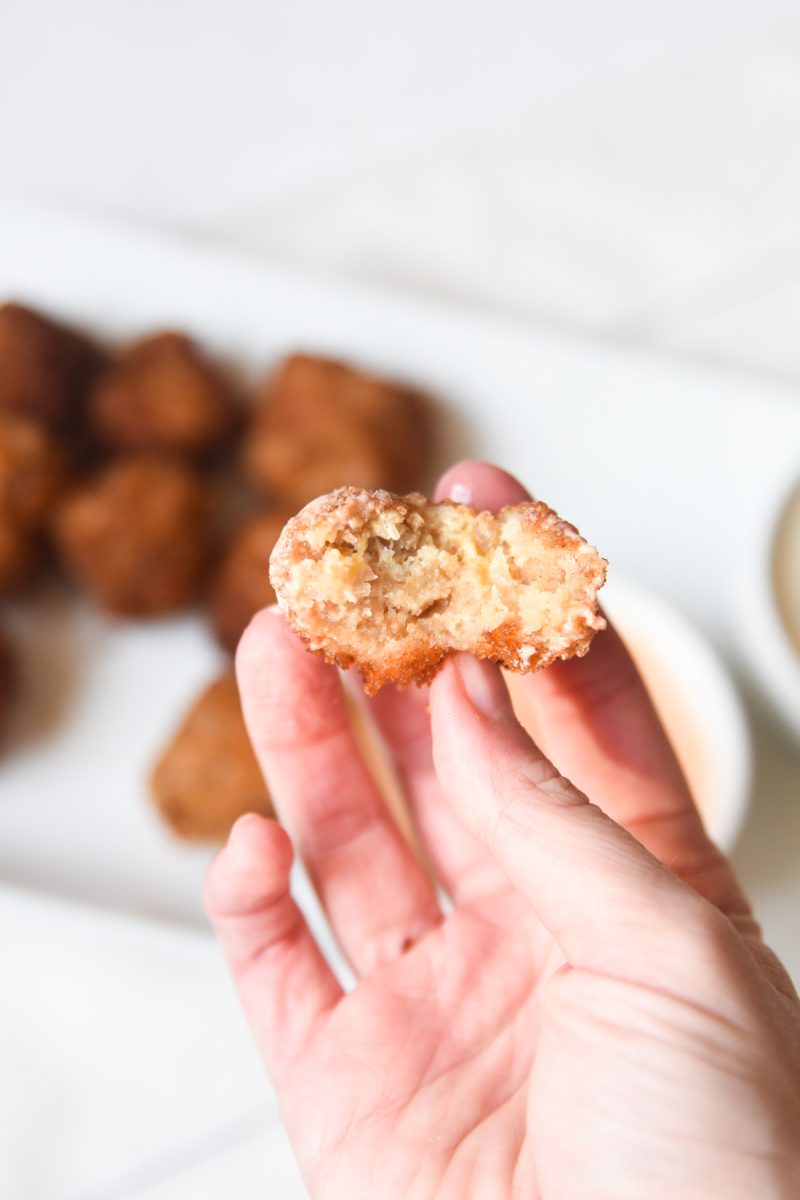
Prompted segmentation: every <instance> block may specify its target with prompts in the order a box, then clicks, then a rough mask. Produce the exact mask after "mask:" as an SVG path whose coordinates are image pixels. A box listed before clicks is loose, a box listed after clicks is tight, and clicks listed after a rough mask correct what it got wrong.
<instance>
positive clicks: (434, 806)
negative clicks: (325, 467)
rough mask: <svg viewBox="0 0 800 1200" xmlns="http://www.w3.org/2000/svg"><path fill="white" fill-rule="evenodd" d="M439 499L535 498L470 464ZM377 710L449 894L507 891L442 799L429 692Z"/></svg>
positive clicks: (462, 896) (388, 700)
mask: <svg viewBox="0 0 800 1200" xmlns="http://www.w3.org/2000/svg"><path fill="white" fill-rule="evenodd" d="M435 497H436V499H437V500H442V499H451V500H457V501H458V502H459V503H461V504H471V505H473V506H474V507H475V508H478V509H488V510H491V511H496V510H497V509H499V508H502V507H503V505H504V504H516V503H518V502H519V501H520V500H525V499H527V493H526V492H525V491H524V489H523V488H522V487H521V486H520V484H519V483H517V481H516V480H515V479H513V478H512V476H511V475H507V474H506V473H505V471H500V470H499V469H498V468H497V467H492V466H489V465H488V464H487V463H480V462H464V463H459V464H457V465H456V466H454V467H451V468H450V470H449V471H447V472H446V473H445V474H444V475H443V476H442V478H441V479H440V481H439V483H438V485H437V488H436V492H435ZM369 706H370V711H371V713H372V715H373V717H374V719H375V722H376V724H377V725H378V728H379V729H380V731H381V734H382V736H383V739H384V741H385V743H386V745H387V748H388V749H389V752H390V753H391V755H392V759H393V762H394V765H395V769H396V771H397V773H398V776H399V778H400V782H401V783H402V785H403V788H404V791H405V794H406V798H407V800H408V804H409V807H410V809H411V815H412V817H413V819H414V823H415V825H416V828H417V832H418V834H419V838H420V842H421V843H422V846H423V848H424V850H425V854H426V856H427V858H428V861H429V862H430V864H431V867H432V868H433V871H434V872H435V874H436V877H437V879H438V880H439V881H440V883H441V884H442V887H443V888H444V889H445V891H446V892H447V893H448V894H449V895H450V896H451V897H452V898H453V900H454V901H455V902H456V903H463V902H465V901H468V900H471V899H474V898H476V897H478V896H484V895H486V894H488V893H491V892H496V891H497V890H498V889H500V888H503V887H507V880H506V878H505V876H504V875H503V872H502V871H501V870H500V869H499V868H498V866H497V864H496V863H495V862H494V860H493V859H492V857H491V855H490V854H488V853H487V851H486V849H485V847H484V846H482V845H481V844H480V842H479V841H478V839H477V838H476V837H474V836H473V834H471V833H470V832H469V830H468V829H466V828H465V827H464V824H463V822H462V821H460V820H459V818H458V816H457V815H456V813H455V812H454V811H453V809H452V807H451V806H450V805H449V804H448V803H447V801H446V800H445V799H444V797H443V795H442V790H441V787H440V786H439V780H438V778H437V776H436V770H435V768H434V765H433V745H432V742H431V726H430V717H429V715H428V711H427V707H428V692H427V688H426V689H418V688H409V689H407V690H406V691H399V690H398V689H397V688H393V687H387V688H383V689H382V690H381V691H380V692H379V693H378V694H377V695H376V696H374V697H372V699H371V700H370V702H369Z"/></svg>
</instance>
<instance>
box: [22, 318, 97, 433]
mask: <svg viewBox="0 0 800 1200" xmlns="http://www.w3.org/2000/svg"><path fill="white" fill-rule="evenodd" d="M102 361H103V360H102V356H101V354H100V353H99V351H98V350H97V348H96V347H95V346H93V345H92V344H91V342H89V341H88V340H87V339H86V338H84V337H82V336H81V335H80V334H78V333H76V332H74V331H73V330H71V329H67V328H65V327H64V326H63V325H58V324H56V323H55V322H54V321H50V320H48V318H47V317H45V316H43V315H42V314H41V313H38V312H34V310H33V309H30V308H25V307H23V305H21V304H3V305H2V306H0V410H3V411H5V412H12V413H19V414H21V415H23V416H28V417H34V418H36V419H37V420H41V421H44V422H46V423H47V424H48V425H52V426H54V427H57V428H59V429H66V428H69V427H70V426H72V425H73V424H74V422H75V420H76V419H77V418H78V417H79V416H80V413H81V409H82V406H83V400H84V398H85V394H86V391H87V388H88V387H89V385H90V383H91V381H92V380H93V379H94V377H95V375H96V374H97V371H98V370H99V369H100V367H101V365H102Z"/></svg>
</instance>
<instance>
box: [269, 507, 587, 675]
mask: <svg viewBox="0 0 800 1200" xmlns="http://www.w3.org/2000/svg"><path fill="white" fill-rule="evenodd" d="M447 510H450V512H451V513H452V514H453V520H454V521H455V522H457V523H458V525H459V528H462V527H463V528H462V534H463V546H459V544H458V536H462V535H458V536H456V537H455V539H453V537H452V535H450V551H449V553H451V555H452V554H455V555H457V556H459V561H458V562H457V563H456V568H455V574H456V576H457V575H459V574H461V575H463V574H465V573H468V572H469V571H470V570H471V569H472V567H471V565H470V564H471V562H474V560H475V558H476V556H477V557H478V558H480V557H481V554H482V553H484V552H485V554H484V558H485V562H484V564H483V565H482V566H481V565H479V566H478V567H477V568H475V575H474V577H475V579H476V580H478V583H477V584H475V585H472V586H473V591H472V593H471V594H470V593H469V591H468V592H467V593H466V601H465V600H464V593H463V580H462V581H461V585H459V583H458V582H457V581H456V582H451V585H450V587H449V591H448V590H447V589H446V588H444V589H440V593H439V595H440V597H441V598H440V599H434V600H433V602H430V603H428V602H426V600H425V598H424V597H423V599H421V600H420V601H419V605H418V607H417V610H414V609H413V608H409V609H408V616H407V618H406V625H405V627H404V628H402V629H401V630H400V632H399V633H397V632H394V633H391V632H390V633H387V632H386V630H387V629H388V625H389V622H388V618H387V619H384V618H382V617H381V616H380V613H381V612H383V611H389V610H387V609H386V604H387V596H388V601H389V604H390V607H391V608H392V609H393V610H394V609H396V607H397V606H396V605H395V604H394V602H393V597H392V595H391V594H390V593H387V592H386V591H384V592H383V593H381V595H380V597H379V598H376V597H377V596H378V594H377V593H376V592H375V590H374V589H375V587H377V583H371V582H370V579H371V580H373V581H376V580H377V581H378V582H380V581H379V574H380V570H381V568H379V567H378V566H376V565H375V562H376V561H377V560H375V561H373V562H372V564H371V565H369V564H367V559H368V556H369V554H370V553H373V554H374V553H375V551H374V550H373V551H370V550H369V549H366V550H365V549H364V545H365V544H366V546H367V547H369V546H373V544H375V543H381V542H382V543H383V544H384V545H385V546H391V547H392V548H393V549H392V550H386V551H385V561H389V564H390V565H389V566H385V567H384V569H385V570H386V571H389V573H390V574H392V575H393V578H394V581H395V582H394V583H393V584H391V586H394V587H396V588H403V587H404V586H405V584H404V583H403V577H402V571H401V572H400V574H399V575H398V574H397V571H396V570H395V567H394V566H392V565H391V560H392V556H393V555H394V558H395V560H396V558H397V554H396V548H397V547H400V546H402V545H403V540H402V539H403V537H407V538H410V542H409V545H411V547H412V549H411V550H410V551H408V552H407V555H408V557H409V561H410V560H411V559H413V557H414V555H415V554H416V550H415V549H414V548H413V546H414V539H415V538H417V539H418V540H419V541H420V544H422V541H424V539H425V537H426V536H427V535H428V534H429V533H430V530H431V529H433V530H434V533H435V531H436V527H437V523H438V524H442V514H443V513H445V512H446V511H447ZM451 523H452V522H451ZM464 531H465V532H464ZM440 532H441V531H440ZM512 533H513V538H514V539H516V543H517V545H516V547H514V546H511V545H510V542H509V541H507V540H505V539H506V538H508V539H510V538H511V537H512ZM503 535H504V536H503ZM359 539H360V540H359ZM440 540H441V538H440ZM445 540H446V539H445ZM428 541H429V542H430V538H428ZM434 541H435V539H434ZM356 545H358V546H359V547H360V548H359V549H358V550H354V549H352V547H354V546H356ZM498 545H500V546H501V547H502V552H501V558H500V560H493V559H492V558H491V555H492V554H497V553H498V550H497V547H498ZM482 547H483V549H482ZM437 549H438V548H437ZM515 549H516V550H519V551H520V555H519V556H516V557H515V554H514V553H512V551H514V550H515ZM462 550H463V551H464V552H462ZM331 552H332V553H333V554H334V556H335V558H334V560H333V561H334V568H335V569H336V570H337V571H338V570H340V569H341V570H344V572H345V575H344V576H342V578H344V579H345V581H346V582H345V583H344V584H343V585H340V584H339V583H338V582H337V583H336V585H335V586H334V585H330V586H328V592H325V586H326V585H325V582H324V578H323V582H322V584H319V580H318V579H317V578H316V577H315V574H314V571H315V568H314V566H313V564H314V563H317V564H321V565H319V566H318V568H316V570H317V575H318V576H320V577H321V578H322V577H323V576H322V573H323V572H324V570H325V569H326V564H327V563H328V561H329V559H328V556H329V554H330V553H331ZM382 553H384V552H383V551H381V550H380V548H379V549H378V551H377V554H378V555H380V554H382ZM525 554H527V555H528V557H527V558H526V557H525ZM493 561H500V562H501V566H502V570H503V578H502V582H503V584H504V587H505V592H506V601H505V607H504V608H503V607H502V606H499V607H498V606H495V608H496V611H497V613H499V614H500V617H497V618H494V617H493V618H492V619H493V620H494V623H489V624H488V625H487V626H486V627H485V628H480V622H481V619H482V616H483V611H484V608H485V607H486V604H487V599H488V600H493V599H495V598H496V593H497V580H494V579H493V578H492V576H491V572H490V571H489V564H490V563H491V562H493ZM365 564H367V565H366V566H365ZM492 569H494V568H492ZM605 569H606V564H605V560H604V559H602V558H601V557H600V555H599V554H598V553H597V552H596V551H595V550H594V549H593V548H592V547H590V546H588V545H587V543H586V542H585V541H584V539H583V538H581V537H580V534H579V533H578V531H577V530H576V529H575V527H574V526H573V525H570V524H569V523H568V522H566V521H564V520H562V519H561V518H560V517H559V516H558V514H556V513H555V512H553V510H552V509H550V508H548V506H547V505H546V504H543V503H542V502H540V501H530V502H528V503H526V504H521V505H514V506H510V507H508V508H504V509H502V510H501V511H500V512H499V513H497V514H483V513H477V512H476V511H475V510H474V509H471V508H469V507H468V506H465V505H459V504H456V503H455V502H453V501H443V502H441V503H440V504H437V505H433V504H431V503H430V502H429V501H427V500H426V499H425V498H424V497H423V496H420V495H418V494H411V495H408V496H403V497H401V496H396V495H392V494H390V493H388V492H386V491H376V492H372V493H369V492H366V491H364V490H362V489H358V488H352V487H349V488H339V489H337V490H336V491H335V492H333V493H331V494H330V495H328V496H323V497H320V498H319V499H318V500H315V501H313V502H312V503H311V504H309V505H307V506H306V507H305V508H304V509H303V510H302V511H301V512H300V513H298V515H297V516H295V517H294V518H292V520H291V521H290V522H288V524H287V526H286V529H285V530H284V532H283V534H282V535H281V538H280V539H279V541H278V544H277V545H276V547H275V550H274V551H273V554H272V558H271V563H270V574H271V579H272V583H273V586H274V588H275V591H276V594H277V596H278V603H279V605H280V606H281V609H282V611H283V612H284V614H285V616H286V617H287V619H288V620H289V622H290V624H291V625H292V627H293V628H294V629H295V631H296V632H297V634H298V635H299V636H300V637H301V638H302V640H303V641H304V642H305V643H306V645H307V646H308V647H309V649H311V650H313V651H315V652H317V653H321V654H323V655H324V657H325V658H326V659H327V661H329V662H331V663H335V664H336V665H337V666H339V667H341V668H343V669H347V668H349V667H351V666H353V665H355V666H357V667H358V668H359V670H360V671H361V673H362V676H363V678H364V682H365V687H366V690H367V691H368V692H370V693H373V692H375V691H377V690H378V689H379V688H380V687H382V686H384V685H385V684H387V683H394V684H397V685H399V686H406V685H408V684H410V683H426V682H428V681H429V680H430V679H431V678H433V676H434V675H435V674H436V672H437V671H438V670H439V668H440V667H441V665H442V663H443V662H444V660H445V659H446V658H447V657H448V655H450V654H452V653H455V652H457V651H458V650H466V651H468V652H469V653H472V654H475V655H476V656H477V657H479V658H487V659H491V660H493V661H496V662H498V663H500V664H501V665H502V666H504V667H506V668H507V669H509V670H512V671H517V672H527V671H531V670H535V669H537V668H539V667H544V666H547V665H549V664H550V663H551V662H553V661H555V659H557V658H569V657H572V656H575V655H577V656H580V655H583V654H585V653H586V651H587V650H588V648H589V644H590V642H591V639H592V637H593V636H594V633H595V632H596V630H598V629H601V628H603V626H604V621H603V619H602V617H601V616H600V613H599V610H598V605H597V592H598V590H599V588H601V587H602V585H603V582H604V581H605ZM441 570H442V566H441V563H440V562H438V561H437V563H436V564H434V566H433V567H432V568H431V571H432V572H435V571H439V572H441ZM298 571H299V572H300V574H298ZM376 572H377V573H378V574H376ZM487 572H488V573H487ZM422 574H423V576H424V571H423V572H422ZM298 581H300V586H298ZM565 581H566V582H565ZM417 582H418V581H417ZM423 582H425V580H424V579H423ZM458 586H462V594H461V595H460V598H459V600H458V603H459V604H461V605H462V606H463V607H464V611H463V612H461V611H460V610H459V612H458V614H457V616H458V617H459V618H460V619H461V618H464V619H465V620H466V621H467V622H470V621H471V628H472V633H471V634H470V635H469V636H468V637H467V638H466V640H464V637H463V636H461V635H460V634H459V635H458V636H456V637H455V638H453V637H452V636H448V634H447V622H448V621H450V622H451V623H452V618H453V611H452V609H450V610H449V614H448V608H449V606H450V605H451V604H452V603H453V597H454V596H456V595H458V594H459V593H458ZM335 587H339V588H340V593H337V592H336V590H335ZM348 588H350V589H351V590H350V591H349V592H348V590H347V589H348ZM342 589H343V590H342ZM359 589H360V591H359ZM482 589H483V590H482ZM487 589H488V590H487ZM543 593H549V594H552V595H553V597H554V598H553V600H552V601H550V600H548V598H547V596H546V595H545V596H544V599H542V594H543ZM562 593H563V597H562ZM420 594H421V595H422V593H420ZM432 594H433V593H432ZM523 595H524V596H525V597H527V602H528V609H530V607H531V603H532V601H531V595H533V598H534V601H535V602H536V603H539V604H540V607H541V608H542V613H541V614H540V618H539V621H538V624H537V622H536V621H535V620H532V619H531V618H530V615H529V618H528V623H527V624H526V623H525V621H524V620H523V619H522V614H521V611H520V612H514V605H515V603H516V598H518V597H519V598H521V597H522V596H523ZM354 596H359V597H361V599H354ZM342 597H344V599H342ZM428 599H430V597H428ZM556 599H557V602H556ZM359 603H360V604H361V605H362V610H361V613H360V619H359V620H355V619H354V620H352V621H351V620H350V617H351V615H352V613H353V611H354V608H357V606H358V604H359ZM376 606H377V609H376ZM376 611H377V612H378V616H377V617H376ZM440 612H441V613H444V614H446V615H445V616H444V617H443V618H442V619H441V620H438V626H436V627H434V622H435V621H436V620H437V619H438V614H439V613H440ZM503 612H505V616H503ZM356 615H357V616H359V614H356ZM501 618H502V619H501ZM487 619H488V618H487ZM348 621H350V624H349V626H348V627H347V628H345V626H346V624H347V622H348ZM463 625H464V620H462V626H463ZM454 628H456V629H458V626H454ZM362 631H363V636H362Z"/></svg>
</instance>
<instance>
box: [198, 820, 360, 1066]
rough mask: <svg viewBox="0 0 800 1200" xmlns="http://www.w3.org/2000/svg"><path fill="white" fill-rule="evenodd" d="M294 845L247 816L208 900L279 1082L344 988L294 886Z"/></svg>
mask: <svg viewBox="0 0 800 1200" xmlns="http://www.w3.org/2000/svg"><path fill="white" fill-rule="evenodd" d="M292 857H293V852H292V845H291V842H290V841H289V837H288V835H287V834H286V831H285V830H284V829H282V828H281V826H280V825H278V824H277V822H275V821H268V820H266V819H265V818H263V817H259V816H256V815H255V814H251V815H249V816H246V817H242V818H240V820H238V821H237V822H236V824H235V825H234V827H233V829H232V830H231V835H230V838H229V840H228V844H227V846H226V847H225V849H224V850H222V851H220V853H219V854H218V855H217V857H216V859H215V860H214V862H213V863H212V865H211V868H210V870H209V873H208V876H207V878H206V885H205V894H204V899H205V906H206V912H207V913H208V915H209V917H210V919H211V922H212V924H213V926H214V928H215V930H216V933H217V937H218V938H219V941H220V944H221V946H222V949H223V951H224V953H225V957H226V958H227V960H228V964H229V966H230V969H231V973H232V975H233V979H234V983H235V984H236V988H237V991H238V993H239V997H240V999H241V1002H242V1005H243V1007H244V1010H245V1012H246V1014H247V1017H248V1020H249V1022H250V1025H251V1026H252V1029H253V1032H254V1034H255V1037H256V1041H257V1043H258V1046H259V1049H260V1051H261V1054H262V1057H263V1059H264V1061H265V1063H266V1066H267V1070H268V1072H269V1074H270V1075H271V1076H272V1078H273V1079H274V1080H275V1081H276V1082H279V1081H280V1079H281V1077H282V1076H283V1074H284V1072H285V1071H286V1069H287V1068H288V1067H289V1066H290V1065H291V1064H292V1063H293V1062H294V1060H295V1058H296V1057H297V1055H298V1054H299V1053H300V1051H301V1050H302V1049H303V1047H304V1046H305V1045H306V1043H307V1042H308V1040H309V1038H310V1037H311V1036H313V1034H314V1032H315V1030H316V1029H317V1028H318V1027H319V1025H320V1024H321V1023H322V1021H324V1019H325V1017H326V1016H327V1014H328V1013H329V1012H330V1011H331V1010H332V1009H333V1007H334V1006H335V1005H336V1003H337V1002H338V1000H339V999H340V998H341V995H342V990H341V987H340V985H339V983H338V981H337V980H336V977H335V976H334V974H333V972H332V971H331V969H330V967H329V966H328V963H327V962H326V960H325V958H324V956H323V955H322V953H321V951H320V949H319V947H318V946H317V944H316V942H315V941H314V939H313V937H312V936H311V933H310V931H309V929H308V926H307V925H306V922H305V919H304V917H303V914H302V913H301V912H300V909H299V908H298V907H297V905H296V904H295V902H294V900H293V899H292V897H291V895H290V894H289V872H290V869H291V865H292Z"/></svg>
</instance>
